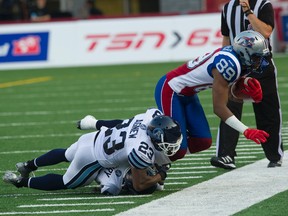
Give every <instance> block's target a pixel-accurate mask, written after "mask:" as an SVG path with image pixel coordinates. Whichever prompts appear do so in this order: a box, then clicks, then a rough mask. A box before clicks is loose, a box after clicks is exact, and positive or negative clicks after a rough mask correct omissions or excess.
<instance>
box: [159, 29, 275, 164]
mask: <svg viewBox="0 0 288 216" xmlns="http://www.w3.org/2000/svg"><path fill="white" fill-rule="evenodd" d="M268 53H269V49H268V47H267V44H266V43H265V39H264V37H263V36H262V35H261V34H260V33H258V32H256V31H252V30H250V31H244V32H241V33H240V34H239V35H237V36H236V38H235V40H234V43H233V45H232V46H226V47H223V48H219V49H217V50H215V51H213V52H211V53H207V54H205V55H202V56H200V57H198V58H196V59H194V60H191V61H188V62H187V63H185V64H183V65H181V66H180V67H178V68H176V69H174V70H172V71H170V72H169V73H167V74H166V75H164V76H163V77H162V78H161V79H160V80H159V81H158V83H157V86H156V90H155V100H156V103H157V106H158V108H159V109H160V110H162V111H163V113H164V114H165V115H169V116H171V117H172V118H174V119H175V120H177V121H178V122H179V123H180V126H181V131H182V134H183V141H182V144H181V147H180V149H179V150H178V152H177V153H176V154H175V155H173V156H171V157H170V159H171V160H172V161H175V160H177V159H180V158H183V157H184V155H185V154H186V152H187V150H189V152H190V153H195V152H199V151H202V150H205V149H208V148H209V147H210V146H211V144H212V138H211V132H210V128H209V125H208V121H207V119H206V116H205V113H204V110H203V108H202V105H201V103H200V101H199V98H198V95H197V94H198V93H199V92H200V91H202V90H205V89H208V88H212V98H213V110H214V113H215V114H216V115H217V116H218V117H219V118H220V119H221V120H223V121H224V122H225V123H226V124H227V125H229V126H230V127H232V128H234V129H235V130H237V131H239V132H240V133H243V134H244V135H245V137H246V138H247V139H250V140H253V141H254V142H256V143H265V142H266V139H267V137H268V136H269V134H267V133H266V132H265V131H262V130H257V129H252V128H248V127H247V126H246V125H244V124H243V123H242V122H241V121H239V120H238V119H237V118H236V117H235V116H234V115H233V113H232V112H231V111H230V110H229V109H228V107H227V105H226V104H227V101H228V95H229V86H230V85H231V84H232V83H233V82H235V81H236V80H237V79H238V78H239V77H240V76H243V75H244V74H248V73H253V72H256V71H257V72H261V68H262V67H264V66H266V65H267V62H266V61H265V59H264V58H263V56H265V55H267V54H268ZM259 88H260V87H259V86H258V87H256V89H253V92H255V91H258V90H259ZM253 92H247V94H248V95H250V96H251V97H252V96H253V95H254V93H253Z"/></svg>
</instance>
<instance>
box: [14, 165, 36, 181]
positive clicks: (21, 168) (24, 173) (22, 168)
mask: <svg viewBox="0 0 288 216" xmlns="http://www.w3.org/2000/svg"><path fill="white" fill-rule="evenodd" d="M16 169H17V171H18V172H19V173H20V175H21V177H23V178H29V176H30V173H32V175H33V176H34V174H33V171H34V170H32V169H30V168H28V167H27V164H26V163H24V162H19V163H17V164H16Z"/></svg>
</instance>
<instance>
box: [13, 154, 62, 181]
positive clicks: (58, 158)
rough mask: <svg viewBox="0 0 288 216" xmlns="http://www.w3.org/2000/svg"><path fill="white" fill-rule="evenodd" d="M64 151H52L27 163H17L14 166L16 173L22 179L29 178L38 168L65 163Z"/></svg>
mask: <svg viewBox="0 0 288 216" xmlns="http://www.w3.org/2000/svg"><path fill="white" fill-rule="evenodd" d="M65 151H66V149H53V150H51V151H49V152H47V153H45V154H43V155H41V156H39V157H37V158H34V159H32V160H29V161H27V162H19V163H17V164H16V168H17V171H18V172H19V173H20V175H21V176H22V177H26V178H27V177H29V175H30V173H31V172H32V171H35V170H37V169H38V167H43V166H50V165H54V164H58V163H61V162H67V159H66V157H65Z"/></svg>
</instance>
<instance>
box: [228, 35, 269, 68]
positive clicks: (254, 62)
mask: <svg viewBox="0 0 288 216" xmlns="http://www.w3.org/2000/svg"><path fill="white" fill-rule="evenodd" d="M232 46H233V50H234V51H235V52H236V53H237V55H238V57H239V59H240V62H241V64H242V65H243V66H244V67H246V68H247V69H250V70H252V72H256V71H257V69H258V68H259V67H260V66H261V65H264V66H267V65H268V64H269V63H268V62H267V61H266V60H265V59H264V58H263V57H264V56H268V55H269V54H270V51H269V48H268V45H267V43H266V40H265V38H264V37H263V36H262V35H261V34H260V33H258V32H256V31H253V30H247V31H243V32H241V33H240V34H238V35H237V36H236V37H235V39H234V43H233V45H232Z"/></svg>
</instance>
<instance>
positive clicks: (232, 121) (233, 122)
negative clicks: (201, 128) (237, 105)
mask: <svg viewBox="0 0 288 216" xmlns="http://www.w3.org/2000/svg"><path fill="white" fill-rule="evenodd" d="M225 123H226V124H227V125H229V126H230V127H232V128H233V129H235V130H237V131H239V132H240V133H244V131H245V130H246V129H247V128H248V127H247V126H246V125H244V124H243V123H242V122H241V121H239V120H238V119H237V118H236V116H234V115H232V116H230V117H229V118H228V119H226V121H225Z"/></svg>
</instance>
